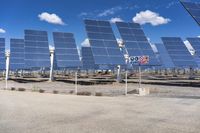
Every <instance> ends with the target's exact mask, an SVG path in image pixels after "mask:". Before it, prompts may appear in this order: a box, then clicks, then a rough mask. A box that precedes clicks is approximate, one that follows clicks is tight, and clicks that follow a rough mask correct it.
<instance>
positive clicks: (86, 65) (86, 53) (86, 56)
mask: <svg viewBox="0 0 200 133" xmlns="http://www.w3.org/2000/svg"><path fill="white" fill-rule="evenodd" d="M81 55H82V64H83V69H87V70H92V69H96V68H97V66H96V65H95V61H94V57H93V54H92V49H91V47H82V48H81Z"/></svg>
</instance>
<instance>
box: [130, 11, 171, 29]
mask: <svg viewBox="0 0 200 133" xmlns="http://www.w3.org/2000/svg"><path fill="white" fill-rule="evenodd" d="M170 21H171V20H170V19H169V18H164V17H162V16H160V15H159V14H158V13H155V12H152V11H150V10H146V11H141V12H140V13H137V14H136V16H135V17H133V22H135V23H139V24H147V23H150V24H151V25H153V26H158V25H162V24H167V23H169V22H170Z"/></svg>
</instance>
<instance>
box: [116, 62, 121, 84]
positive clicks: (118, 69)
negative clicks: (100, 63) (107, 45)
mask: <svg viewBox="0 0 200 133" xmlns="http://www.w3.org/2000/svg"><path fill="white" fill-rule="evenodd" d="M120 71H121V66H120V65H118V66H117V82H121V75H120Z"/></svg>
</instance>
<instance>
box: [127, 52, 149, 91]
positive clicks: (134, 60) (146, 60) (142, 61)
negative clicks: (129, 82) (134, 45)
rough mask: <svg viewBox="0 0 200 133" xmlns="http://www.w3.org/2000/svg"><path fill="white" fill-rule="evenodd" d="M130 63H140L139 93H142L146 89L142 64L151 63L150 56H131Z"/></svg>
mask: <svg viewBox="0 0 200 133" xmlns="http://www.w3.org/2000/svg"><path fill="white" fill-rule="evenodd" d="M130 63H131V64H132V65H138V66H139V93H140V94H141V93H142V92H143V91H144V90H143V88H142V70H141V65H147V64H149V56H146V55H143V56H132V57H130Z"/></svg>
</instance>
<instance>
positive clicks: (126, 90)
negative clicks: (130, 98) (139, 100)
mask: <svg viewBox="0 0 200 133" xmlns="http://www.w3.org/2000/svg"><path fill="white" fill-rule="evenodd" d="M125 78H126V81H125V82H126V87H125V96H127V94H128V71H127V70H126V76H125Z"/></svg>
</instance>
